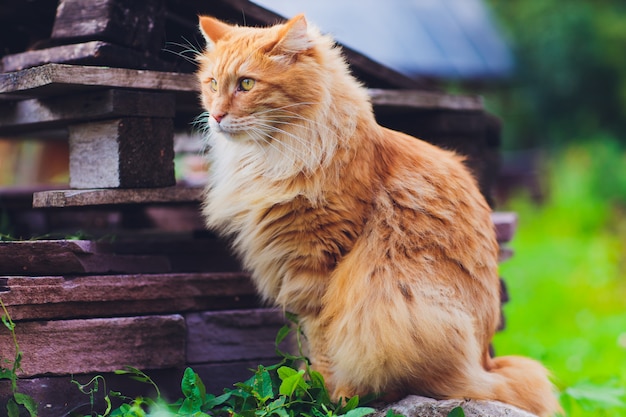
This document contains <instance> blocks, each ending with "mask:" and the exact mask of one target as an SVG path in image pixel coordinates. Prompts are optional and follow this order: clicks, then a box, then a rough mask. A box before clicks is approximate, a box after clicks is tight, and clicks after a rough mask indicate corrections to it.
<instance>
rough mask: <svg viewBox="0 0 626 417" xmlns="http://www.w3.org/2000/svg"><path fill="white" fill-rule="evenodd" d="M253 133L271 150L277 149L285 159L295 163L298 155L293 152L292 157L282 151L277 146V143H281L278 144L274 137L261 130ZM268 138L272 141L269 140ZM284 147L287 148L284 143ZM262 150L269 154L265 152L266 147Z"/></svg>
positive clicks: (255, 130) (254, 130)
mask: <svg viewBox="0 0 626 417" xmlns="http://www.w3.org/2000/svg"><path fill="white" fill-rule="evenodd" d="M251 132H254V133H256V135H257V136H256V137H257V140H261V141H263V142H264V143H266V144H267V145H268V146H270V147H271V148H273V149H275V150H276V151H277V152H278V153H280V154H281V155H282V156H283V157H284V158H286V159H288V160H289V161H290V162H291V163H295V160H294V158H295V157H297V156H298V155H297V154H296V153H294V152H293V151H292V154H291V155H290V154H288V153H287V152H285V151H284V150H282V149H280V147H279V146H278V145H276V143H280V142H278V141H277V140H276V139H275V138H274V137H273V136H271V135H269V134H268V133H266V132H264V131H262V130H260V129H253V130H252V131H251ZM251 136H252V135H251ZM268 138H269V139H271V140H268ZM282 145H283V146H285V144H284V143H282ZM285 147H288V146H285ZM262 148H263V151H264V152H265V153H266V154H267V151H266V150H265V148H264V147H262Z"/></svg>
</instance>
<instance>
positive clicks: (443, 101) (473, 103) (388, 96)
mask: <svg viewBox="0 0 626 417" xmlns="http://www.w3.org/2000/svg"><path fill="white" fill-rule="evenodd" d="M368 92H369V95H370V97H371V99H372V103H373V104H374V105H375V106H378V107H391V108H403V109H407V110H408V109H421V110H464V111H481V110H483V101H482V98H481V97H479V96H459V95H451V94H443V93H436V92H428V91H418V90H381V89H369V90H368Z"/></svg>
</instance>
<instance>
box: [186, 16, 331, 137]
mask: <svg viewBox="0 0 626 417" xmlns="http://www.w3.org/2000/svg"><path fill="white" fill-rule="evenodd" d="M200 31H201V32H202V34H203V35H204V37H205V39H206V42H207V46H206V49H205V51H204V53H202V54H201V55H200V56H199V58H198V60H199V71H198V78H199V81H200V84H201V97H202V103H203V105H204V107H205V109H206V110H207V112H208V114H209V117H208V124H209V128H210V130H211V132H217V133H219V134H221V135H223V136H225V137H226V138H228V139H232V140H237V141H245V140H254V141H257V142H268V143H269V142H271V141H272V140H274V138H275V137H277V136H280V135H283V136H285V135H293V133H291V132H292V131H293V127H294V126H296V125H300V124H301V123H302V121H304V120H305V119H309V118H310V117H312V115H313V113H314V108H315V107H316V105H317V104H319V103H320V102H321V101H322V100H323V92H322V91H323V88H321V86H320V83H323V82H324V73H323V70H322V69H321V65H320V63H321V61H323V56H322V55H320V51H319V50H318V44H320V43H323V39H324V38H323V37H322V36H320V35H319V32H318V31H317V30H316V29H315V28H311V27H310V25H309V24H308V23H307V21H306V19H305V17H304V16H303V15H300V16H297V17H295V18H293V19H291V20H289V21H288V22H286V23H285V24H280V25H276V26H272V27H269V28H251V27H239V26H232V25H229V24H226V23H224V22H221V21H219V20H217V19H215V18H213V17H204V16H201V17H200Z"/></svg>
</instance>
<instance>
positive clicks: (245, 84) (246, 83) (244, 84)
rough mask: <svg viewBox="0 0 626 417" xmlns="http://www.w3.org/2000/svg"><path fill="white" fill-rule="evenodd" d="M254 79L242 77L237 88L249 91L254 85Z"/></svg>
mask: <svg viewBox="0 0 626 417" xmlns="http://www.w3.org/2000/svg"><path fill="white" fill-rule="evenodd" d="M254 84H255V81H254V80H253V79H252V78H244V79H243V80H241V81H240V82H239V90H241V91H250V90H252V87H254Z"/></svg>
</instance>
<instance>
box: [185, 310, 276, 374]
mask: <svg viewBox="0 0 626 417" xmlns="http://www.w3.org/2000/svg"><path fill="white" fill-rule="evenodd" d="M185 319H186V322H187V337H188V339H187V362H188V363H190V364H194V363H219V362H232V361H241V360H247V359H251V358H257V359H260V360H261V359H275V358H276V351H275V346H274V340H275V338H276V333H278V330H279V329H280V328H281V327H282V326H284V325H285V324H286V323H287V320H286V319H285V316H284V314H283V313H282V312H281V311H280V310H276V309H253V310H234V311H204V312H199V313H188V314H186V315H185Z"/></svg>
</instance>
